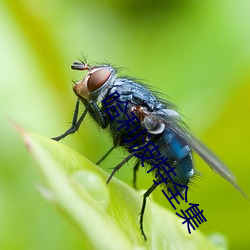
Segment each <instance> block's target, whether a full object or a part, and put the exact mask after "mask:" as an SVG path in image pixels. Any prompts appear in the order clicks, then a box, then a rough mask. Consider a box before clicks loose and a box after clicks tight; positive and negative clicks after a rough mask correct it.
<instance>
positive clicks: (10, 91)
mask: <svg viewBox="0 0 250 250" xmlns="http://www.w3.org/2000/svg"><path fill="white" fill-rule="evenodd" d="M249 13H250V1H247V0H238V1H233V0H220V1H216V0H210V1H194V0H187V1H183V0H177V1H169V0H162V1H159V0H158V1H147V0H133V1H132V0H120V1H115V0H102V1H100V0H97V1H80V0H78V1H59V0H53V1H49V0H38V1H36V2H34V1H29V0H26V1H1V2H0V72H1V73H0V161H1V162H0V249H61V250H62V249H80V248H81V245H82V238H81V235H80V234H79V233H78V232H77V231H76V230H75V229H74V228H73V227H72V226H71V225H70V224H69V223H68V222H67V221H66V220H65V219H64V218H63V217H62V216H61V215H60V214H59V213H58V212H57V211H56V210H55V209H54V208H53V207H52V206H51V205H50V204H47V202H46V201H44V200H43V198H42V197H41V196H40V195H39V193H38V192H37V191H36V189H35V184H36V183H38V182H39V173H38V172H37V171H36V169H35V168H34V163H33V162H32V160H31V159H30V156H29V155H28V153H27V152H26V149H25V147H24V145H23V143H22V141H21V139H20V137H19V135H18V134H17V132H16V131H15V129H14V128H13V126H12V125H11V123H10V122H9V120H8V118H12V119H13V120H15V121H16V122H17V123H18V124H20V125H21V126H22V127H24V128H25V129H27V130H29V131H33V132H36V133H39V134H42V135H44V136H46V137H52V136H56V135H59V134H61V133H62V132H64V131H65V130H66V129H67V128H68V127H69V125H70V121H71V118H72V114H73V109H74V105H75V100H76V98H75V96H74V94H73V93H72V80H77V79H80V78H81V77H83V75H82V72H75V71H72V70H71V69H70V65H71V63H72V62H73V61H74V60H77V58H83V55H84V56H85V57H87V59H88V62H98V61H101V62H102V61H107V62H110V63H112V64H115V65H117V66H123V67H125V68H126V69H125V70H124V71H123V72H124V74H125V75H131V76H136V77H138V78H140V79H145V80H146V82H147V83H150V84H151V85H153V86H154V87H155V88H156V89H158V90H160V91H161V92H162V93H164V94H165V95H166V96H168V98H169V100H171V101H172V102H174V103H175V104H176V105H177V106H178V107H179V109H180V111H181V113H182V114H184V115H185V118H184V120H185V122H187V123H188V125H189V126H190V127H191V128H192V131H193V132H194V133H195V134H196V136H197V137H199V138H200V139H202V140H203V141H204V142H205V143H206V144H207V145H208V146H209V147H210V148H211V149H212V150H213V151H214V152H216V153H217V154H218V155H219V156H220V157H221V158H222V159H223V160H224V161H225V162H226V163H227V164H228V166H230V168H231V170H232V171H233V172H234V173H235V175H236V176H237V179H238V183H239V185H240V186H241V187H242V188H243V189H244V191H245V192H246V193H247V194H248V195H249V196H250V185H249V179H250V177H249V175H250V163H249V153H250V152H249V141H250V130H249V122H250V118H249V110H250V98H249V96H250V15H249ZM93 124H94V123H93V121H91V119H89V118H88V119H87V120H86V121H85V122H84V124H83V125H82V126H81V129H80V131H79V133H76V134H74V135H72V136H70V137H68V138H66V139H65V140H64V141H63V143H65V144H67V145H69V146H71V147H73V148H75V149H76V150H77V151H79V152H80V153H82V154H83V155H85V156H86V157H88V158H89V159H90V160H92V161H94V162H96V161H97V160H98V159H99V158H100V157H101V156H102V155H103V154H104V153H105V152H106V151H107V150H108V149H109V148H110V146H111V140H110V138H109V137H108V136H107V135H106V134H105V132H103V131H100V130H97V127H96V126H95V125H93ZM93 142H94V143H93ZM123 156H124V154H123V152H122V151H119V150H116V151H115V152H113V153H112V154H111V156H110V157H109V158H108V159H107V160H105V162H103V163H102V167H103V168H105V169H107V171H110V170H109V169H108V168H109V167H113V166H114V165H115V164H117V163H118V162H119V161H120V160H121V158H122V157H123ZM195 160H196V165H197V169H198V171H199V172H202V177H200V178H197V179H196V180H195V181H194V183H193V185H192V186H191V190H190V191H189V194H188V198H189V200H190V201H191V202H193V203H199V204H200V207H201V209H203V210H204V215H205V217H206V218H207V222H206V223H204V224H202V225H200V228H199V229H198V230H201V231H202V232H203V233H205V234H207V235H210V234H213V233H218V232H219V233H221V234H223V235H224V236H225V238H226V239H227V240H228V242H229V247H230V249H250V239H249V232H250V202H249V201H247V200H246V199H245V198H244V197H243V196H242V195H241V194H240V193H239V192H237V191H236V190H235V189H234V188H233V187H232V186H231V185H230V184H228V183H227V182H226V181H224V180H223V179H222V178H220V177H219V176H218V175H216V174H215V173H213V172H212V171H211V170H210V169H209V168H208V167H207V166H206V165H205V163H203V162H202V161H201V160H199V159H198V157H196V158H195ZM117 177H118V178H120V179H122V180H124V181H125V182H127V183H129V184H130V185H131V184H132V165H128V166H126V167H124V168H123V169H122V170H121V171H120V172H119V174H118V175H117ZM55 178H56V176H55ZM151 183H152V176H149V175H148V176H147V175H145V173H144V169H141V170H140V176H139V188H144V189H146V188H147V187H148V186H149V185H151ZM153 197H154V199H155V200H156V201H157V202H159V203H160V204H162V205H163V206H165V207H167V208H169V209H170V210H171V209H172V207H171V206H170V205H169V203H168V201H167V200H166V199H165V198H164V197H163V195H162V193H161V192H160V191H158V192H155V194H154V196H153ZM194 233H195V232H194Z"/></svg>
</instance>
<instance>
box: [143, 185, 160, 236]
mask: <svg viewBox="0 0 250 250" xmlns="http://www.w3.org/2000/svg"><path fill="white" fill-rule="evenodd" d="M156 187H157V185H155V184H153V185H152V186H151V187H150V188H149V189H148V190H147V192H146V193H145V194H144V195H143V201H142V208H141V212H140V230H141V233H142V235H143V238H144V240H147V237H146V234H145V232H144V229H143V216H144V212H145V208H146V200H147V198H148V196H149V195H150V194H151V193H152V192H153V191H154V190H155V189H156Z"/></svg>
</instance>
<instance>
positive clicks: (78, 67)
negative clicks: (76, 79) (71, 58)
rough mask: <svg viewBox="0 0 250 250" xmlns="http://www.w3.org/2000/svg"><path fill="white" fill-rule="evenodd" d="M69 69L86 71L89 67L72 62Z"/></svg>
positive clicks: (81, 63)
mask: <svg viewBox="0 0 250 250" xmlns="http://www.w3.org/2000/svg"><path fill="white" fill-rule="evenodd" d="M71 69H74V70H88V69H89V66H88V65H87V64H85V63H83V62H73V64H72V65H71Z"/></svg>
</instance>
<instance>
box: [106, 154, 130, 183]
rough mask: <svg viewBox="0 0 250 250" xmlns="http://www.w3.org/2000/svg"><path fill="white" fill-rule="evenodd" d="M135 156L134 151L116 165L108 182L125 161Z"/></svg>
mask: <svg viewBox="0 0 250 250" xmlns="http://www.w3.org/2000/svg"><path fill="white" fill-rule="evenodd" d="M133 156H134V153H130V154H129V155H128V156H127V157H126V158H125V159H124V160H123V161H122V162H121V163H119V164H118V165H117V166H116V167H114V169H113V171H112V173H111V174H110V176H109V178H108V180H107V184H109V182H110V181H111V179H112V177H113V176H114V174H115V173H116V172H117V171H118V170H119V169H120V168H121V167H122V166H123V165H124V163H126V162H127V161H129V160H130V159H131V158H132V157H133Z"/></svg>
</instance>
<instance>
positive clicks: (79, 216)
mask: <svg viewBox="0 0 250 250" xmlns="http://www.w3.org/2000/svg"><path fill="white" fill-rule="evenodd" d="M19 130H20V131H21V134H22V137H23V139H24V142H25V144H26V145H27V148H28V150H29V152H30V154H31V155H32V156H33V158H34V159H35V161H36V162H37V163H38V164H37V166H38V167H39V170H41V173H42V174H43V176H44V180H45V181H44V182H45V185H46V187H44V186H41V185H40V186H39V191H40V192H41V193H42V194H43V196H44V197H45V198H46V199H47V200H48V201H49V202H51V203H52V204H54V205H55V207H56V208H58V210H59V211H60V212H62V214H63V215H64V216H65V217H66V218H67V219H68V220H69V221H70V222H71V223H72V224H73V225H74V226H75V227H76V228H77V229H78V230H79V231H80V232H81V234H82V237H83V238H84V243H85V245H84V246H83V249H102V250H103V249H107V250H112V249H114V250H117V249H119V250H121V249H124V250H129V249H225V245H223V244H222V245H221V246H220V245H217V246H216V245H214V244H213V243H212V242H211V241H210V240H208V238H207V237H206V236H204V235H203V234H201V232H200V229H197V230H196V231H194V232H192V234H188V231H187V228H186V226H185V225H182V220H181V219H180V218H178V217H177V216H176V215H175V214H174V213H173V212H172V211H168V210H166V209H164V208H162V207H160V206H159V205H157V204H156V203H154V202H153V201H152V200H151V199H148V202H147V207H146V212H145V217H144V228H145V232H146V235H147V237H148V240H147V241H144V239H143V237H142V235H141V232H140V230H139V212H140V209H141V204H142V199H141V196H142V194H143V192H138V191H136V190H134V189H132V188H131V187H129V186H128V185H127V184H124V183H122V182H121V181H119V180H117V179H116V178H113V179H112V180H111V183H110V184H109V185H106V180H107V178H108V174H107V173H106V172H104V171H103V170H102V169H100V168H99V167H98V166H96V165H95V164H93V163H91V162H90V161H88V160H87V159H86V158H84V157H83V156H82V155H80V154H79V153H77V152H76V151H75V150H73V149H71V148H69V147H67V146H65V145H63V144H62V143H60V142H56V141H53V140H51V139H47V138H44V137H41V136H39V135H35V134H31V133H28V132H25V131H23V130H21V129H20V128H19ZM204 247H205V248H204Z"/></svg>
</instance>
